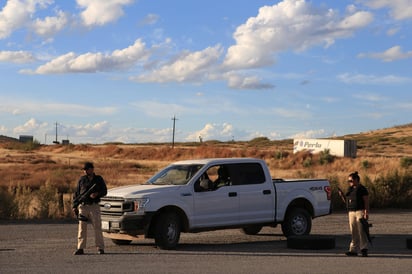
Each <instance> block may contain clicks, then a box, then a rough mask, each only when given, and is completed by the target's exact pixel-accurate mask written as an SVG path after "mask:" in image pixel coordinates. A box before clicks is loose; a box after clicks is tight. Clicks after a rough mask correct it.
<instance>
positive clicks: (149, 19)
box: [139, 13, 159, 25]
mask: <svg viewBox="0 0 412 274" xmlns="http://www.w3.org/2000/svg"><path fill="white" fill-rule="evenodd" d="M158 20H159V15H157V14H153V13H151V14H148V15H146V16H145V17H144V18H143V19H142V20H140V22H139V25H153V24H155V23H156V22H157V21H158Z"/></svg>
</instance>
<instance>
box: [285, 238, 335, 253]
mask: <svg viewBox="0 0 412 274" xmlns="http://www.w3.org/2000/svg"><path fill="white" fill-rule="evenodd" d="M335 246H336V240H335V238H334V237H329V236H319V235H303V236H290V237H289V238H288V239H287V247H288V248H293V249H314V250H320V249H333V248H335Z"/></svg>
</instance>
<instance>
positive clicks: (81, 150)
mask: <svg viewBox="0 0 412 274" xmlns="http://www.w3.org/2000/svg"><path fill="white" fill-rule="evenodd" d="M411 136H412V124H409V125H405V126H400V127H394V128H390V129H385V130H379V131H375V132H367V133H360V134H356V135H347V136H344V137H340V138H339V139H343V138H347V139H355V140H357V143H358V144H357V145H358V153H357V154H358V155H357V157H356V158H339V157H335V156H333V155H331V154H330V152H329V151H328V150H325V151H323V152H321V153H319V154H315V155H312V154H310V153H307V152H300V153H297V154H293V141H292V140H282V141H271V140H269V139H268V138H266V137H259V138H255V139H253V140H250V141H248V142H235V141H230V142H219V141H206V142H202V143H177V144H175V145H174V147H173V148H172V147H171V145H170V144H157V143H156V144H155V143H153V144H130V145H128V144H120V143H110V144H104V145H91V144H81V145H46V146H45V145H41V144H39V143H38V142H33V144H21V143H18V142H15V141H13V140H10V139H6V140H3V141H2V139H1V138H0V151H1V153H2V155H3V156H2V158H1V159H0V178H1V180H0V219H38V218H39V219H43V218H50V219H62V218H69V217H71V210H70V208H71V199H72V193H73V191H74V189H75V186H76V183H77V180H78V179H79V177H80V176H81V175H82V174H83V173H82V170H81V167H82V164H83V163H84V162H85V161H93V162H95V166H96V170H95V171H96V173H98V174H100V175H102V176H103V177H104V178H105V180H106V183H107V185H108V187H109V188H111V187H115V186H121V185H128V184H136V183H143V182H145V181H146V180H147V179H148V178H150V176H152V175H153V174H154V173H155V172H156V171H158V170H160V169H161V168H163V167H164V166H166V165H168V164H169V163H171V162H173V161H176V160H182V159H193V158H208V157H256V158H261V159H264V160H265V161H266V162H267V164H268V166H269V168H270V171H271V174H272V176H273V178H326V179H328V180H329V181H330V183H331V186H332V190H333V192H332V203H333V208H334V210H345V207H344V204H343V202H342V201H341V199H340V198H339V196H338V191H337V189H338V188H341V189H343V190H344V189H346V188H347V183H346V180H347V176H348V174H349V173H351V172H353V171H358V172H359V174H360V176H361V183H362V184H364V185H366V186H367V187H368V189H369V192H370V202H371V207H372V209H373V208H412V157H411V155H412V137H411Z"/></svg>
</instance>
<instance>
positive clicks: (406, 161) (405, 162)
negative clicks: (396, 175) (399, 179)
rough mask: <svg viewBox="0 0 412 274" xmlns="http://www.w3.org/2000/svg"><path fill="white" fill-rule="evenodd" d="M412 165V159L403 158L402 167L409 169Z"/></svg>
mask: <svg viewBox="0 0 412 274" xmlns="http://www.w3.org/2000/svg"><path fill="white" fill-rule="evenodd" d="M411 165H412V157H402V158H401V167H403V168H408V167H410V166H411Z"/></svg>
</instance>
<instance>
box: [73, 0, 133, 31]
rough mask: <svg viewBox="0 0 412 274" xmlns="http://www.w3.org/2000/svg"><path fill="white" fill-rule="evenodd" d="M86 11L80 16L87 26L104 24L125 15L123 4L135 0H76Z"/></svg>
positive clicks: (128, 3)
mask: <svg viewBox="0 0 412 274" xmlns="http://www.w3.org/2000/svg"><path fill="white" fill-rule="evenodd" d="M76 2H77V4H78V5H79V6H80V8H81V9H84V11H82V12H81V14H80V16H81V18H82V20H83V24H84V25H86V26H96V25H97V26H102V25H105V24H107V23H111V22H114V21H116V20H117V19H119V17H121V16H122V15H123V6H126V5H130V4H132V3H134V2H135V1H134V0H110V1H109V0H103V1H102V0H76Z"/></svg>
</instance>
